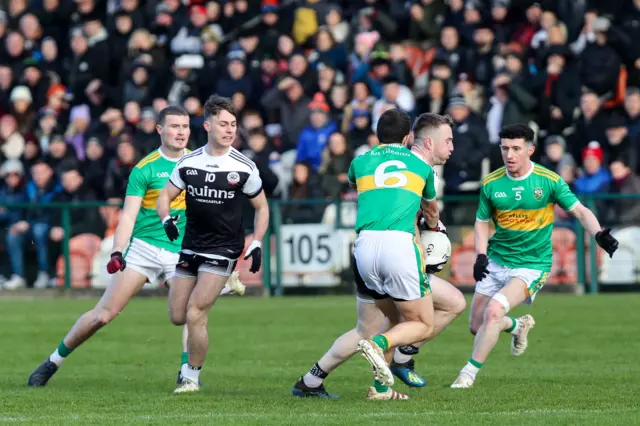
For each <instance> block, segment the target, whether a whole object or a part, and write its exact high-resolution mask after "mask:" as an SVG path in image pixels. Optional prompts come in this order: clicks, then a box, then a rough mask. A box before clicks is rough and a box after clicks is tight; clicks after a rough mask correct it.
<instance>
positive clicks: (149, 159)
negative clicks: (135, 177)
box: [134, 149, 162, 169]
mask: <svg viewBox="0 0 640 426" xmlns="http://www.w3.org/2000/svg"><path fill="white" fill-rule="evenodd" d="M160 158H162V155H161V154H160V151H158V150H157V149H154V150H153V151H151V152H150V153H149V154H147V155H146V156H145V157H143V158H142V160H140V161H138V164H136V165H135V167H134V168H136V169H143V168H146V167H149V166H150V165H151V164H153V163H154V162H156V161H158V160H159V159H160Z"/></svg>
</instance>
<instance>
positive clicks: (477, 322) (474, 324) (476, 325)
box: [469, 318, 482, 336]
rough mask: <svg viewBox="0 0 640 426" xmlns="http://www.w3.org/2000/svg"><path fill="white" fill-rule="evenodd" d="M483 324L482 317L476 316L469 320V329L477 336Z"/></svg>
mask: <svg viewBox="0 0 640 426" xmlns="http://www.w3.org/2000/svg"><path fill="white" fill-rule="evenodd" d="M481 326H482V318H480V319H475V318H474V319H472V320H471V321H470V322H469V331H470V332H471V334H472V335H473V336H475V335H476V334H478V330H480V327H481Z"/></svg>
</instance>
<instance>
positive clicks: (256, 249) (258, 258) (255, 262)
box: [244, 240, 262, 274]
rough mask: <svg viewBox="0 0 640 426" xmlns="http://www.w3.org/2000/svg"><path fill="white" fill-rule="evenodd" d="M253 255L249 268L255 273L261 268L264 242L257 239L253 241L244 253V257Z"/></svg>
mask: <svg viewBox="0 0 640 426" xmlns="http://www.w3.org/2000/svg"><path fill="white" fill-rule="evenodd" d="M249 256H251V267H250V268H249V270H250V271H251V272H253V273H254V274H255V273H256V272H258V271H259V270H260V265H261V264H262V243H261V242H260V241H257V240H253V241H251V244H249V247H248V248H247V251H246V252H245V253H244V259H245V260H246V259H248V258H249Z"/></svg>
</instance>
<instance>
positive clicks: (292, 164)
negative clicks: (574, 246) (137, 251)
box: [0, 0, 640, 287]
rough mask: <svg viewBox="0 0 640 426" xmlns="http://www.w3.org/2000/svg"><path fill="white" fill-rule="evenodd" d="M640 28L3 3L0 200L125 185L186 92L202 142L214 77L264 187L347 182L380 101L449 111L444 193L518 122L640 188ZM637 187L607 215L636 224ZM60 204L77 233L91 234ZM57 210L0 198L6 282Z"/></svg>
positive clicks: (288, 193) (569, 1) (550, 159)
mask: <svg viewBox="0 0 640 426" xmlns="http://www.w3.org/2000/svg"><path fill="white" fill-rule="evenodd" d="M639 39H640V0H625V1H604V0H602V1H600V0H549V1H544V0H541V1H539V2H533V1H531V0H343V1H330V0H298V1H294V0H191V1H187V0H182V1H181V0H147V1H144V0H73V1H70V0H30V1H28V0H9V1H6V0H5V1H0V177H1V179H2V184H1V185H0V204H2V203H5V204H6V203H14V202H29V203H44V202H47V201H50V200H54V201H86V200H121V199H122V198H123V197H124V193H125V189H126V186H127V179H128V175H129V172H130V170H131V168H132V167H133V166H134V165H135V164H136V162H137V161H138V160H140V159H141V158H142V157H143V156H145V155H146V154H148V153H149V152H150V151H152V150H153V149H155V148H156V147H157V146H158V144H159V139H158V135H157V132H156V116H157V113H158V112H159V111H160V110H161V109H162V108H163V107H165V106H166V105H168V104H179V105H183V106H184V107H185V108H186V109H187V111H188V112H189V114H190V115H191V124H192V133H191V134H192V138H191V142H190V144H191V148H195V147H198V146H201V145H202V144H203V143H204V142H205V140H206V139H205V137H206V134H205V133H204V129H203V127H202V121H203V118H202V117H203V108H202V106H203V102H204V100H206V98H207V97H208V96H209V95H210V94H212V93H218V94H220V95H223V96H227V97H230V98H231V99H232V100H233V104H234V105H235V107H236V109H237V110H238V112H239V116H238V119H239V127H240V131H239V137H238V138H237V142H236V147H237V148H238V149H239V150H241V151H243V152H244V153H245V154H246V155H248V156H249V157H250V158H252V159H253V161H255V163H256V164H257V165H258V167H259V169H260V172H261V174H262V178H263V180H264V182H265V189H266V190H267V193H268V196H269V197H272V198H280V199H306V198H328V199H336V198H343V199H351V198H353V193H352V192H351V189H350V188H349V185H348V183H347V170H348V167H349V164H350V162H351V159H352V158H353V157H354V156H358V155H361V154H362V153H365V152H367V151H368V150H369V149H371V147H373V146H375V145H376V144H377V143H378V141H377V139H376V136H375V133H374V129H375V125H376V122H377V119H378V118H379V117H380V115H381V114H382V113H383V112H384V111H385V110H386V109H388V108H394V107H396V108H400V109H402V110H405V111H407V112H408V113H410V114H411V115H412V116H416V115H418V114H420V113H423V112H435V113H448V114H449V115H451V117H452V118H453V120H454V122H455V129H454V145H455V151H454V153H453V155H452V156H451V158H450V160H449V162H448V163H447V165H446V166H445V167H444V169H443V170H440V171H439V173H440V175H441V176H442V178H443V179H442V181H443V188H442V190H443V192H444V193H445V194H460V193H474V192H475V191H477V189H478V182H479V181H480V180H481V178H482V176H483V174H484V173H486V172H487V171H488V170H490V169H492V168H495V167H498V166H500V165H501V159H500V153H499V149H498V142H499V138H498V132H499V129H500V127H501V126H503V125H507V124H511V123H515V122H526V123H530V124H531V126H532V127H534V128H535V129H536V133H537V151H536V158H535V159H536V161H539V162H540V163H541V164H542V165H544V166H546V167H548V168H550V169H552V170H553V171H555V172H557V173H558V174H560V175H561V176H562V177H563V178H564V179H565V180H566V181H567V182H568V183H569V184H570V185H571V186H572V187H573V188H574V189H575V190H576V191H577V192H578V193H582V194H589V193H597V192H619V193H640V179H639V178H638V173H639V172H640V142H639V138H640V89H639V88H640V44H638V43H636V42H635V41H637V40H639ZM634 40H635V41H634ZM639 205H640V203H638V202H637V200H623V201H619V202H617V203H613V204H611V203H609V204H608V205H607V207H608V209H607V213H606V214H608V215H609V216H611V217H613V218H615V219H613V220H615V221H616V222H621V223H628V224H632V223H634V222H636V223H637V222H638V221H639V220H640V212H639V211H638V208H639V207H638V206H639ZM612 206H613V207H612ZM603 214H605V213H603ZM74 215H76V216H74V217H73V218H72V224H73V227H72V229H73V234H74V235H76V234H78V233H83V232H92V233H96V234H98V235H102V234H101V233H103V232H104V220H103V218H101V217H100V215H98V214H95V215H91V214H88V213H87V212H85V211H80V210H78V211H77V212H76V213H74ZM313 215H316V216H318V217H317V219H318V220H319V218H320V217H321V216H322V210H318V209H316V208H314V207H313V206H299V205H298V206H292V207H291V209H289V210H288V211H287V212H286V214H285V220H288V221H294V222H295V221H296V220H298V219H299V218H305V219H306V220H309V218H310V216H313ZM59 216H60V215H59V214H56V212H55V211H53V210H49V209H46V208H38V209H20V208H6V207H5V208H0V224H1V225H2V226H1V228H3V229H4V243H5V247H6V248H7V249H8V253H9V258H10V265H11V271H9V272H7V275H9V274H11V279H10V281H11V280H13V284H12V285H18V286H20V285H24V261H23V253H24V246H25V241H34V242H35V243H36V244H35V245H36V248H37V251H38V253H37V255H38V259H39V260H38V270H39V271H40V272H39V274H38V277H37V280H36V283H35V285H36V286H40V287H41V286H46V285H47V282H48V270H49V269H48V268H49V266H48V265H49V263H48V260H47V259H49V258H50V257H51V256H50V254H49V253H48V251H47V250H48V249H47V247H48V246H50V244H48V242H50V241H54V242H56V241H60V240H61V239H62V237H63V233H64V232H63V230H62V228H61V227H60V226H61V222H60V220H61V219H60V217H59ZM311 221H313V219H311Z"/></svg>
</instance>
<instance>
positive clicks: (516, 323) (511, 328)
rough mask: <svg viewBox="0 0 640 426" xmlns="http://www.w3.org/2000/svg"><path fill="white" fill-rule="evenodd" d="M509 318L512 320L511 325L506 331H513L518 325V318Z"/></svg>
mask: <svg viewBox="0 0 640 426" xmlns="http://www.w3.org/2000/svg"><path fill="white" fill-rule="evenodd" d="M507 318H509V319H510V320H511V327H509V328H507V329H506V330H505V331H506V332H507V333H511V332H512V331H513V330H515V329H516V327H517V326H518V321H516V319H515V318H514V317H507Z"/></svg>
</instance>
